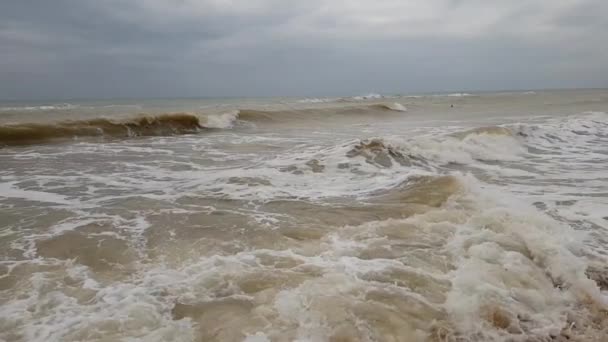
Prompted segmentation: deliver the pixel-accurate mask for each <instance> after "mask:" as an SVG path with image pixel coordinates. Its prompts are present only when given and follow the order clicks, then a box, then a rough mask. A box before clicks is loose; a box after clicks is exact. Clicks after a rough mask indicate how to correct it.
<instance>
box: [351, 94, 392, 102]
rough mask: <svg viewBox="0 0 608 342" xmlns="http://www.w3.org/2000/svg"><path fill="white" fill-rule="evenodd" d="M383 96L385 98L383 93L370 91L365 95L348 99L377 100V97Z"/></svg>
mask: <svg viewBox="0 0 608 342" xmlns="http://www.w3.org/2000/svg"><path fill="white" fill-rule="evenodd" d="M383 98H385V96H384V95H380V94H376V93H370V94H367V95H361V96H353V97H351V98H350V99H352V100H355V101H362V100H379V99H383Z"/></svg>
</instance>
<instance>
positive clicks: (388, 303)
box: [0, 90, 608, 342]
mask: <svg viewBox="0 0 608 342" xmlns="http://www.w3.org/2000/svg"><path fill="white" fill-rule="evenodd" d="M452 105H453V107H452ZM0 107H2V108H0V144H1V145H3V148H1V149H0V340H4V341H134V340H144V341H248V342H253V341H258V342H260V341H566V340H568V341H605V340H606V336H608V316H607V312H608V311H607V310H608V292H606V291H608V264H607V259H608V230H607V229H608V171H607V170H608V114H606V112H608V91H605V90H584V91H552V92H536V93H500V94H472V95H471V94H450V95H445V96H421V97H406V96H395V97H380V96H376V95H372V96H365V97H357V98H341V99H330V98H320V99H240V100H238V99H237V100H234V99H226V100H221V99H220V100H141V101H136V100H132V101H81V102H74V103H59V104H57V103H35V104H32V103H6V104H0ZM142 113H145V114H142ZM175 113H180V114H175Z"/></svg>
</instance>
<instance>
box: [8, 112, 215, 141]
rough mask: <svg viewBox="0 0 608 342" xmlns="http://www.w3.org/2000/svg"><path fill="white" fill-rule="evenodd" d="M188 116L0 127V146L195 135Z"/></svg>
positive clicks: (194, 120)
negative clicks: (73, 140)
mask: <svg viewBox="0 0 608 342" xmlns="http://www.w3.org/2000/svg"><path fill="white" fill-rule="evenodd" d="M204 128H205V126H203V125H202V124H201V122H200V119H199V118H198V117H197V116H196V115H194V114H189V113H174V114H162V115H158V116H140V117H136V118H132V119H127V120H124V121H115V120H111V119H106V118H96V119H91V120H78V121H63V122H56V123H20V124H9V125H3V126H0V145H4V146H19V145H30V144H41V143H47V142H53V141H60V140H69V139H77V138H81V137H111V138H127V137H136V136H162V135H176V134H187V133H195V132H198V131H200V130H201V129H204Z"/></svg>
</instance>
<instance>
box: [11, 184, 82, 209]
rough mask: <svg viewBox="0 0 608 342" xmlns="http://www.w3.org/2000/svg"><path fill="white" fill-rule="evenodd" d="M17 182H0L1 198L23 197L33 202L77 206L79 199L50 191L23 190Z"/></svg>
mask: <svg viewBox="0 0 608 342" xmlns="http://www.w3.org/2000/svg"><path fill="white" fill-rule="evenodd" d="M15 184H17V182H9V183H0V198H2V197H3V198H21V199H25V200H28V201H33V202H45V203H54V204H61V205H68V206H76V205H77V204H78V201H76V200H69V199H68V198H67V197H66V196H61V195H57V194H54V193H50V192H44V191H35V190H23V189H19V188H18V187H16V186H15Z"/></svg>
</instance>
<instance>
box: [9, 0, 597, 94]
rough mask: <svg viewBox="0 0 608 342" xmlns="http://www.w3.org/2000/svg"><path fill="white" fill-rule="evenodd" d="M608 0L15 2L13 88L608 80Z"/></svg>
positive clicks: (302, 87)
mask: <svg viewBox="0 0 608 342" xmlns="http://www.w3.org/2000/svg"><path fill="white" fill-rule="evenodd" d="M607 7H608V6H607V5H605V4H604V2H602V1H600V0H560V1H554V2H548V1H541V0H521V1H481V0H428V1H427V0H425V1H423V0H417V1H397V0H382V1H363V0H346V1H330V0H310V1H302V2H301V1H297V2H296V1H279V0H248V1H245V0H243V1H238V0H233V1H230V0H200V1H195V0H174V1H171V0H132V1H119V0H100V1H94V0H80V1H76V0H56V1H42V0H37V1H34V0H20V1H4V2H2V3H0V56H1V58H0V80H1V82H0V98H7V99H8V98H45V97H49V98H52V97H56V98H70V97H148V96H231V95H233V96H239V95H247V96H255V95H287V94H292V95H324V94H327V95H334V94H348V93H359V92H367V91H378V92H391V93H398V92H420V91H433V90H437V91H443V90H460V89H462V90H467V89H480V90H484V89H510V88H538V87H585V86H586V87H598V86H608V82H607V80H606V76H605V75H607V74H608V70H607V69H608V62H607V60H608V52H607V51H606V49H605V48H604V46H603V44H605V42H606V41H608V32H607V29H606V28H607V24H606V22H607V20H606V19H604V18H603V16H602V13H606V12H607V11H608V8H607ZM602 42H604V43H602Z"/></svg>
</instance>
